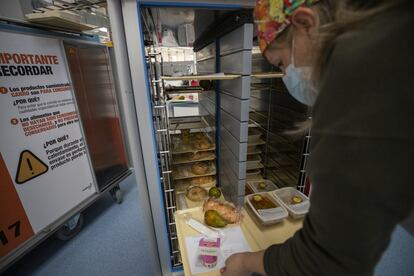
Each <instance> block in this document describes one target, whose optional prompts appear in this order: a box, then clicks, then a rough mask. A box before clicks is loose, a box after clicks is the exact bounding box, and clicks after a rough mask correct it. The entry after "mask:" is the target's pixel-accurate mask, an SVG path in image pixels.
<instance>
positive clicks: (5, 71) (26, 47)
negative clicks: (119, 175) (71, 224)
mask: <svg viewBox="0 0 414 276" xmlns="http://www.w3.org/2000/svg"><path fill="white" fill-rule="evenodd" d="M0 41H1V45H0V154H1V157H2V159H1V162H2V163H0V170H1V173H2V174H1V182H2V185H1V186H2V190H1V193H2V194H1V196H2V198H1V201H0V210H14V211H13V212H11V211H10V213H8V214H9V215H7V216H5V215H4V216H3V213H1V218H0V225H1V228H0V231H2V232H0V238H1V237H2V236H1V235H3V233H4V235H6V239H7V241H8V242H7V244H9V245H7V244H6V245H4V243H3V244H2V243H1V242H0V256H1V255H2V254H3V253H4V252H6V251H7V250H5V249H4V248H6V247H4V246H10V244H14V243H11V240H12V238H9V237H10V235H11V234H10V233H9V232H10V231H11V230H10V229H9V226H10V225H11V224H13V223H14V222H16V221H20V227H21V229H22V230H23V228H22V227H23V226H24V227H25V229H29V228H28V225H27V223H29V224H30V225H29V226H30V229H31V231H32V232H30V231H29V230H27V232H24V235H23V232H22V234H21V235H20V236H19V237H20V239H23V237H26V238H27V237H28V236H30V234H29V233H34V234H36V233H38V232H39V231H41V230H42V229H44V228H45V227H47V226H48V225H50V224H51V223H53V222H54V221H56V220H57V219H58V218H60V217H61V216H62V215H64V214H65V213H67V212H68V211H69V210H71V209H72V208H74V207H75V206H77V205H78V204H79V203H81V202H82V201H84V200H85V199H87V198H88V197H90V196H91V195H92V194H94V193H96V189H95V185H94V183H93V182H94V181H93V177H92V170H91V168H90V165H89V161H88V155H87V149H86V145H85V141H84V138H83V135H82V132H81V128H80V124H79V117H78V113H77V111H76V107H75V102H74V97H73V93H72V87H71V84H70V80H69V77H68V71H67V66H66V60H65V59H64V55H63V49H62V44H61V41H59V40H57V39H53V38H46V37H38V36H31V35H24V34H17V33H8V32H0ZM6 175H8V179H9V182H7V181H6V182H7V183H8V184H7V185H6V186H7V190H5V191H7V194H8V195H9V197H7V200H4V199H3V197H4V194H3V189H6V186H3V181H4V179H5V178H3V177H6ZM10 181H11V183H10ZM18 206H21V207H18ZM23 214H24V216H23ZM10 216H15V217H14V218H13V217H10ZM24 217H26V218H24ZM26 220H27V221H26ZM9 224H10V225H9ZM11 227H12V228H13V226H11ZM24 231H26V230H24ZM6 232H7V234H6ZM12 236H13V235H12ZM14 245H15V244H14ZM2 246H3V247H2Z"/></svg>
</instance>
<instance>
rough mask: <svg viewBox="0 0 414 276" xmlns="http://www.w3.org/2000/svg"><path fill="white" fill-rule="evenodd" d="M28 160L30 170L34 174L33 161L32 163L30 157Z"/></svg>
mask: <svg viewBox="0 0 414 276" xmlns="http://www.w3.org/2000/svg"><path fill="white" fill-rule="evenodd" d="M26 161H27V165H29V169H30V171H31V172H32V174H34V171H33V167H32V163H30V160H29V159H26Z"/></svg>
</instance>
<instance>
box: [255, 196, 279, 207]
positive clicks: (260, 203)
mask: <svg viewBox="0 0 414 276" xmlns="http://www.w3.org/2000/svg"><path fill="white" fill-rule="evenodd" d="M250 202H251V203H252V204H253V206H254V208H255V209H256V210H262V209H272V208H276V207H278V206H276V204H275V203H274V202H273V201H271V200H270V198H268V197H267V196H263V195H254V196H253V197H252V198H251V199H250Z"/></svg>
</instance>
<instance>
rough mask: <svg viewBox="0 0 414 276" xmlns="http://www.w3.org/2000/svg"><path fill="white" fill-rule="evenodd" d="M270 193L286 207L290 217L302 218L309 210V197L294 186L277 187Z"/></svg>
mask: <svg viewBox="0 0 414 276" xmlns="http://www.w3.org/2000/svg"><path fill="white" fill-rule="evenodd" d="M272 195H273V196H274V198H275V199H276V200H277V201H278V202H279V203H280V204H281V205H283V206H284V207H285V208H286V210H287V211H288V212H289V215H290V216H291V217H292V218H295V219H296V218H303V217H304V216H305V215H306V214H307V213H308V211H309V207H310V201H309V198H308V197H307V196H306V195H304V194H303V193H301V192H299V191H298V190H296V189H295V188H292V187H286V188H282V189H278V190H275V191H273V192H272Z"/></svg>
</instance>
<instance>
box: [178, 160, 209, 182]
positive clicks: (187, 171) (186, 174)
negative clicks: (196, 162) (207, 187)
mask: <svg viewBox="0 0 414 276" xmlns="http://www.w3.org/2000/svg"><path fill="white" fill-rule="evenodd" d="M215 174H216V166H215V165H214V164H213V163H212V162H210V167H209V170H208V171H207V173H205V174H201V175H198V174H194V173H192V172H191V165H183V166H179V167H175V168H174V170H173V178H174V180H180V179H187V178H193V177H200V176H208V175H215Z"/></svg>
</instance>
